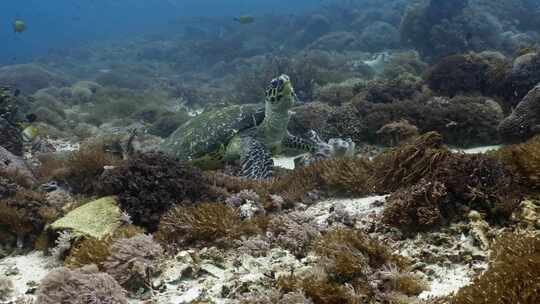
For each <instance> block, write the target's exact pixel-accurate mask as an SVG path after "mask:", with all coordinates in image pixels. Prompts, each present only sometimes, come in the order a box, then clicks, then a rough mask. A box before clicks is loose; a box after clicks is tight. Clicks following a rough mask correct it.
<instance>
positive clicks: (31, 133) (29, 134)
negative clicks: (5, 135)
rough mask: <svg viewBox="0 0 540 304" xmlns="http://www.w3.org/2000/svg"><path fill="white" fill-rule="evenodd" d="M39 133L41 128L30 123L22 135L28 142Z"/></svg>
mask: <svg viewBox="0 0 540 304" xmlns="http://www.w3.org/2000/svg"><path fill="white" fill-rule="evenodd" d="M38 135H39V130H38V128H36V127H35V126H32V125H29V126H28V127H26V128H24V130H23V131H22V137H23V139H24V140H25V141H27V142H32V141H34V139H36V137H37V136H38Z"/></svg>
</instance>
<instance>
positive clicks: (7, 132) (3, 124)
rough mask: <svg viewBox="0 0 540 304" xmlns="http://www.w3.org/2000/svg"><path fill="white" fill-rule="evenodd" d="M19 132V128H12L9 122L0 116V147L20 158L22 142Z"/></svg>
mask: <svg viewBox="0 0 540 304" xmlns="http://www.w3.org/2000/svg"><path fill="white" fill-rule="evenodd" d="M20 132H21V130H20V129H19V128H17V127H15V126H13V125H12V124H11V123H10V122H9V121H7V120H6V119H4V118H2V117H1V116H0V143H1V146H2V147H3V148H5V149H6V150H8V151H9V152H11V153H13V154H14V155H18V156H21V155H22V153H23V152H22V150H23V142H22V137H21V136H20Z"/></svg>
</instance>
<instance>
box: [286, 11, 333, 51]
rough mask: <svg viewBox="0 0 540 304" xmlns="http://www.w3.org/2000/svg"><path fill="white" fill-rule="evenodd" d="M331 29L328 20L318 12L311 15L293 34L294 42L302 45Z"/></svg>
mask: <svg viewBox="0 0 540 304" xmlns="http://www.w3.org/2000/svg"><path fill="white" fill-rule="evenodd" d="M330 29H331V22H330V20H329V19H328V18H327V17H326V16H324V15H320V14H316V15H312V16H310V17H309V21H307V25H306V27H305V28H304V29H302V30H300V31H299V32H298V33H296V34H295V38H294V40H295V43H296V44H298V45H299V46H301V47H303V46H305V45H307V44H309V43H311V42H313V41H314V40H316V39H317V38H319V37H321V36H323V35H325V34H327V33H328V32H329V31H330Z"/></svg>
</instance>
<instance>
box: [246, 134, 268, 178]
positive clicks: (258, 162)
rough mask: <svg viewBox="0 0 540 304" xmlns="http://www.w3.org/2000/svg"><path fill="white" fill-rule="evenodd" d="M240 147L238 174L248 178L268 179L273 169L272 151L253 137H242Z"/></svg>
mask: <svg viewBox="0 0 540 304" xmlns="http://www.w3.org/2000/svg"><path fill="white" fill-rule="evenodd" d="M240 142H241V149H240V176H242V177H245V178H249V179H268V178H271V177H272V174H273V171H274V160H273V159H272V153H270V151H268V149H267V148H266V147H265V146H264V144H262V143H261V142H260V141H258V140H256V139H254V138H253V137H242V138H241V140H240Z"/></svg>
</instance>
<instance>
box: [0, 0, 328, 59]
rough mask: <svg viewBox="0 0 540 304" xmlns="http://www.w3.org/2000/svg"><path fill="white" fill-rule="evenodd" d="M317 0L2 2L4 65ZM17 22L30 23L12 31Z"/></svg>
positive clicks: (301, 6)
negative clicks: (200, 20)
mask: <svg viewBox="0 0 540 304" xmlns="http://www.w3.org/2000/svg"><path fill="white" fill-rule="evenodd" d="M320 4H321V1H318V0H294V1H292V0H273V1H267V0H2V1H0V41H1V44H0V45H2V47H1V48H0V64H14V63H23V62H26V61H29V60H32V59H33V58H35V57H38V56H40V55H46V54H47V52H49V51H50V50H58V49H62V48H68V47H72V46H77V45H81V44H84V43H87V42H92V41H100V40H114V39H123V38H126V37H130V35H140V34H145V33H148V34H164V35H165V34H174V32H175V31H177V30H179V29H178V26H177V25H175V24H178V23H175V22H174V21H177V20H180V19H182V18H186V17H199V16H238V15H241V14H250V15H255V16H256V15H260V14H265V13H276V14H283V13H285V14H291V13H298V12H300V11H302V10H307V9H310V8H313V7H315V6H317V5H320ZM14 18H20V19H21V20H23V21H24V22H25V23H26V25H27V30H26V31H25V32H24V33H22V34H15V33H14V32H13V27H12V23H13V20H14Z"/></svg>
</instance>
